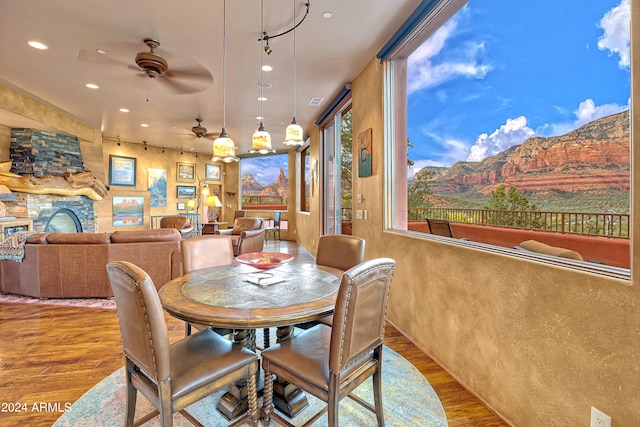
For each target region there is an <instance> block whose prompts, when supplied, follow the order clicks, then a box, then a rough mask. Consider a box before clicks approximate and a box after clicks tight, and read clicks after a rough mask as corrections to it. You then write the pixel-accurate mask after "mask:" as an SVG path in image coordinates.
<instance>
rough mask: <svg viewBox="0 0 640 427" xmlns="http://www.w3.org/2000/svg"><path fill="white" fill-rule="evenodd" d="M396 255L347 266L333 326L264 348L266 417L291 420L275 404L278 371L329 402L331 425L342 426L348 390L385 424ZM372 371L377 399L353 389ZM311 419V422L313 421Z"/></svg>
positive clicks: (318, 327)
mask: <svg viewBox="0 0 640 427" xmlns="http://www.w3.org/2000/svg"><path fill="white" fill-rule="evenodd" d="M395 264H396V263H395V261H394V260H393V259H390V258H377V259H373V260H369V261H365V262H363V263H361V264H358V265H357V266H355V267H353V268H350V269H349V270H347V271H345V272H344V274H343V275H342V280H341V282H340V289H339V290H338V296H337V300H336V306H335V307H336V308H335V311H334V322H333V326H332V327H329V326H327V325H324V324H319V325H316V326H314V327H313V328H311V329H309V330H307V331H305V332H303V333H301V334H300V335H298V336H294V337H293V338H291V339H290V340H285V341H282V342H280V343H278V344H276V345H274V346H272V347H270V348H268V349H265V350H263V351H262V354H261V357H262V368H263V370H264V391H263V399H264V401H263V417H264V420H265V422H266V425H269V423H270V420H271V418H273V419H275V420H276V421H277V422H278V423H280V424H282V425H287V426H291V425H292V424H290V423H289V421H287V420H286V419H284V418H283V417H281V416H280V415H278V414H277V413H276V412H275V411H274V408H273V375H274V374H275V375H276V376H277V377H278V380H279V381H285V382H288V383H290V384H293V385H295V386H298V387H299V388H300V389H302V390H304V391H305V392H307V393H309V394H312V395H313V396H315V397H317V398H318V399H321V400H322V401H324V402H325V403H327V406H326V407H325V408H324V409H323V410H322V411H320V412H319V413H318V414H316V415H314V416H313V417H311V419H310V420H313V421H315V420H316V419H318V417H320V416H321V415H322V414H324V412H326V411H327V410H328V412H329V414H328V417H329V419H328V423H329V426H330V427H333V426H338V419H339V414H338V405H339V402H340V400H341V399H343V398H344V397H345V396H349V397H350V398H352V399H353V400H354V401H356V402H357V403H359V404H361V405H363V406H364V407H365V408H367V409H369V410H370V411H372V412H374V413H375V414H376V418H377V422H378V426H384V411H383V405H382V378H381V375H382V349H383V344H382V341H383V338H384V327H385V316H386V311H387V303H388V300H389V291H390V289H391V280H392V278H393V273H394V271H395ZM370 376H373V382H372V385H373V396H374V405H373V406H372V405H371V404H370V403H369V402H366V401H365V400H363V399H361V398H359V397H357V396H354V395H352V394H350V393H351V392H352V391H353V390H354V389H355V388H356V387H358V386H359V385H360V384H362V383H363V382H364V381H365V380H366V379H367V378H369V377H370ZM313 421H312V422H313Z"/></svg>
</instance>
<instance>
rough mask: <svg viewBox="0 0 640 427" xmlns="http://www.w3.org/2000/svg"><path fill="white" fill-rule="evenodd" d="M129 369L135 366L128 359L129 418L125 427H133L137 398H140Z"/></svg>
mask: <svg viewBox="0 0 640 427" xmlns="http://www.w3.org/2000/svg"><path fill="white" fill-rule="evenodd" d="M129 369H133V365H132V364H131V362H130V361H129V360H128V359H127V418H126V421H125V426H127V427H130V426H133V420H134V416H135V411H136V398H137V397H138V390H136V388H135V387H134V386H133V383H132V382H131V371H130V370H129Z"/></svg>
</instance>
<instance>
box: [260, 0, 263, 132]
mask: <svg viewBox="0 0 640 427" xmlns="http://www.w3.org/2000/svg"><path fill="white" fill-rule="evenodd" d="M260 33H261V34H264V0H260ZM263 52H264V40H262V41H261V42H260V117H261V118H260V123H263V124H264V95H263V90H264V77H263V73H264V70H263V69H262V66H263Z"/></svg>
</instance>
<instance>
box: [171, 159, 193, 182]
mask: <svg viewBox="0 0 640 427" xmlns="http://www.w3.org/2000/svg"><path fill="white" fill-rule="evenodd" d="M176 171H177V173H176V181H180V182H193V181H195V180H196V165H192V164H191V163H180V162H178V164H177V167H176Z"/></svg>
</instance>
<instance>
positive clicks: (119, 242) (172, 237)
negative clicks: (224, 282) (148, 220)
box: [0, 228, 182, 298]
mask: <svg viewBox="0 0 640 427" xmlns="http://www.w3.org/2000/svg"><path fill="white" fill-rule="evenodd" d="M180 241H181V235H180V232H179V231H178V230H176V229H173V228H164V229H163V228H160V229H155V230H141V231H116V232H113V233H39V234H33V235H31V236H30V237H29V239H28V240H27V243H26V244H25V246H24V258H23V261H22V262H15V261H10V260H0V291H2V292H5V293H11V294H18V295H27V296H31V297H36V298H105V297H111V296H113V291H112V290H111V285H110V283H109V278H108V276H107V271H106V265H107V263H109V262H112V261H129V262H131V263H133V264H135V265H137V266H139V267H140V268H142V269H143V270H145V271H146V272H148V273H149V276H151V278H152V279H153V282H154V283H155V284H156V286H158V287H162V286H163V285H164V284H165V283H167V282H168V281H169V280H171V279H173V278H175V277H178V276H180V275H181V274H182V254H181V252H180Z"/></svg>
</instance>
